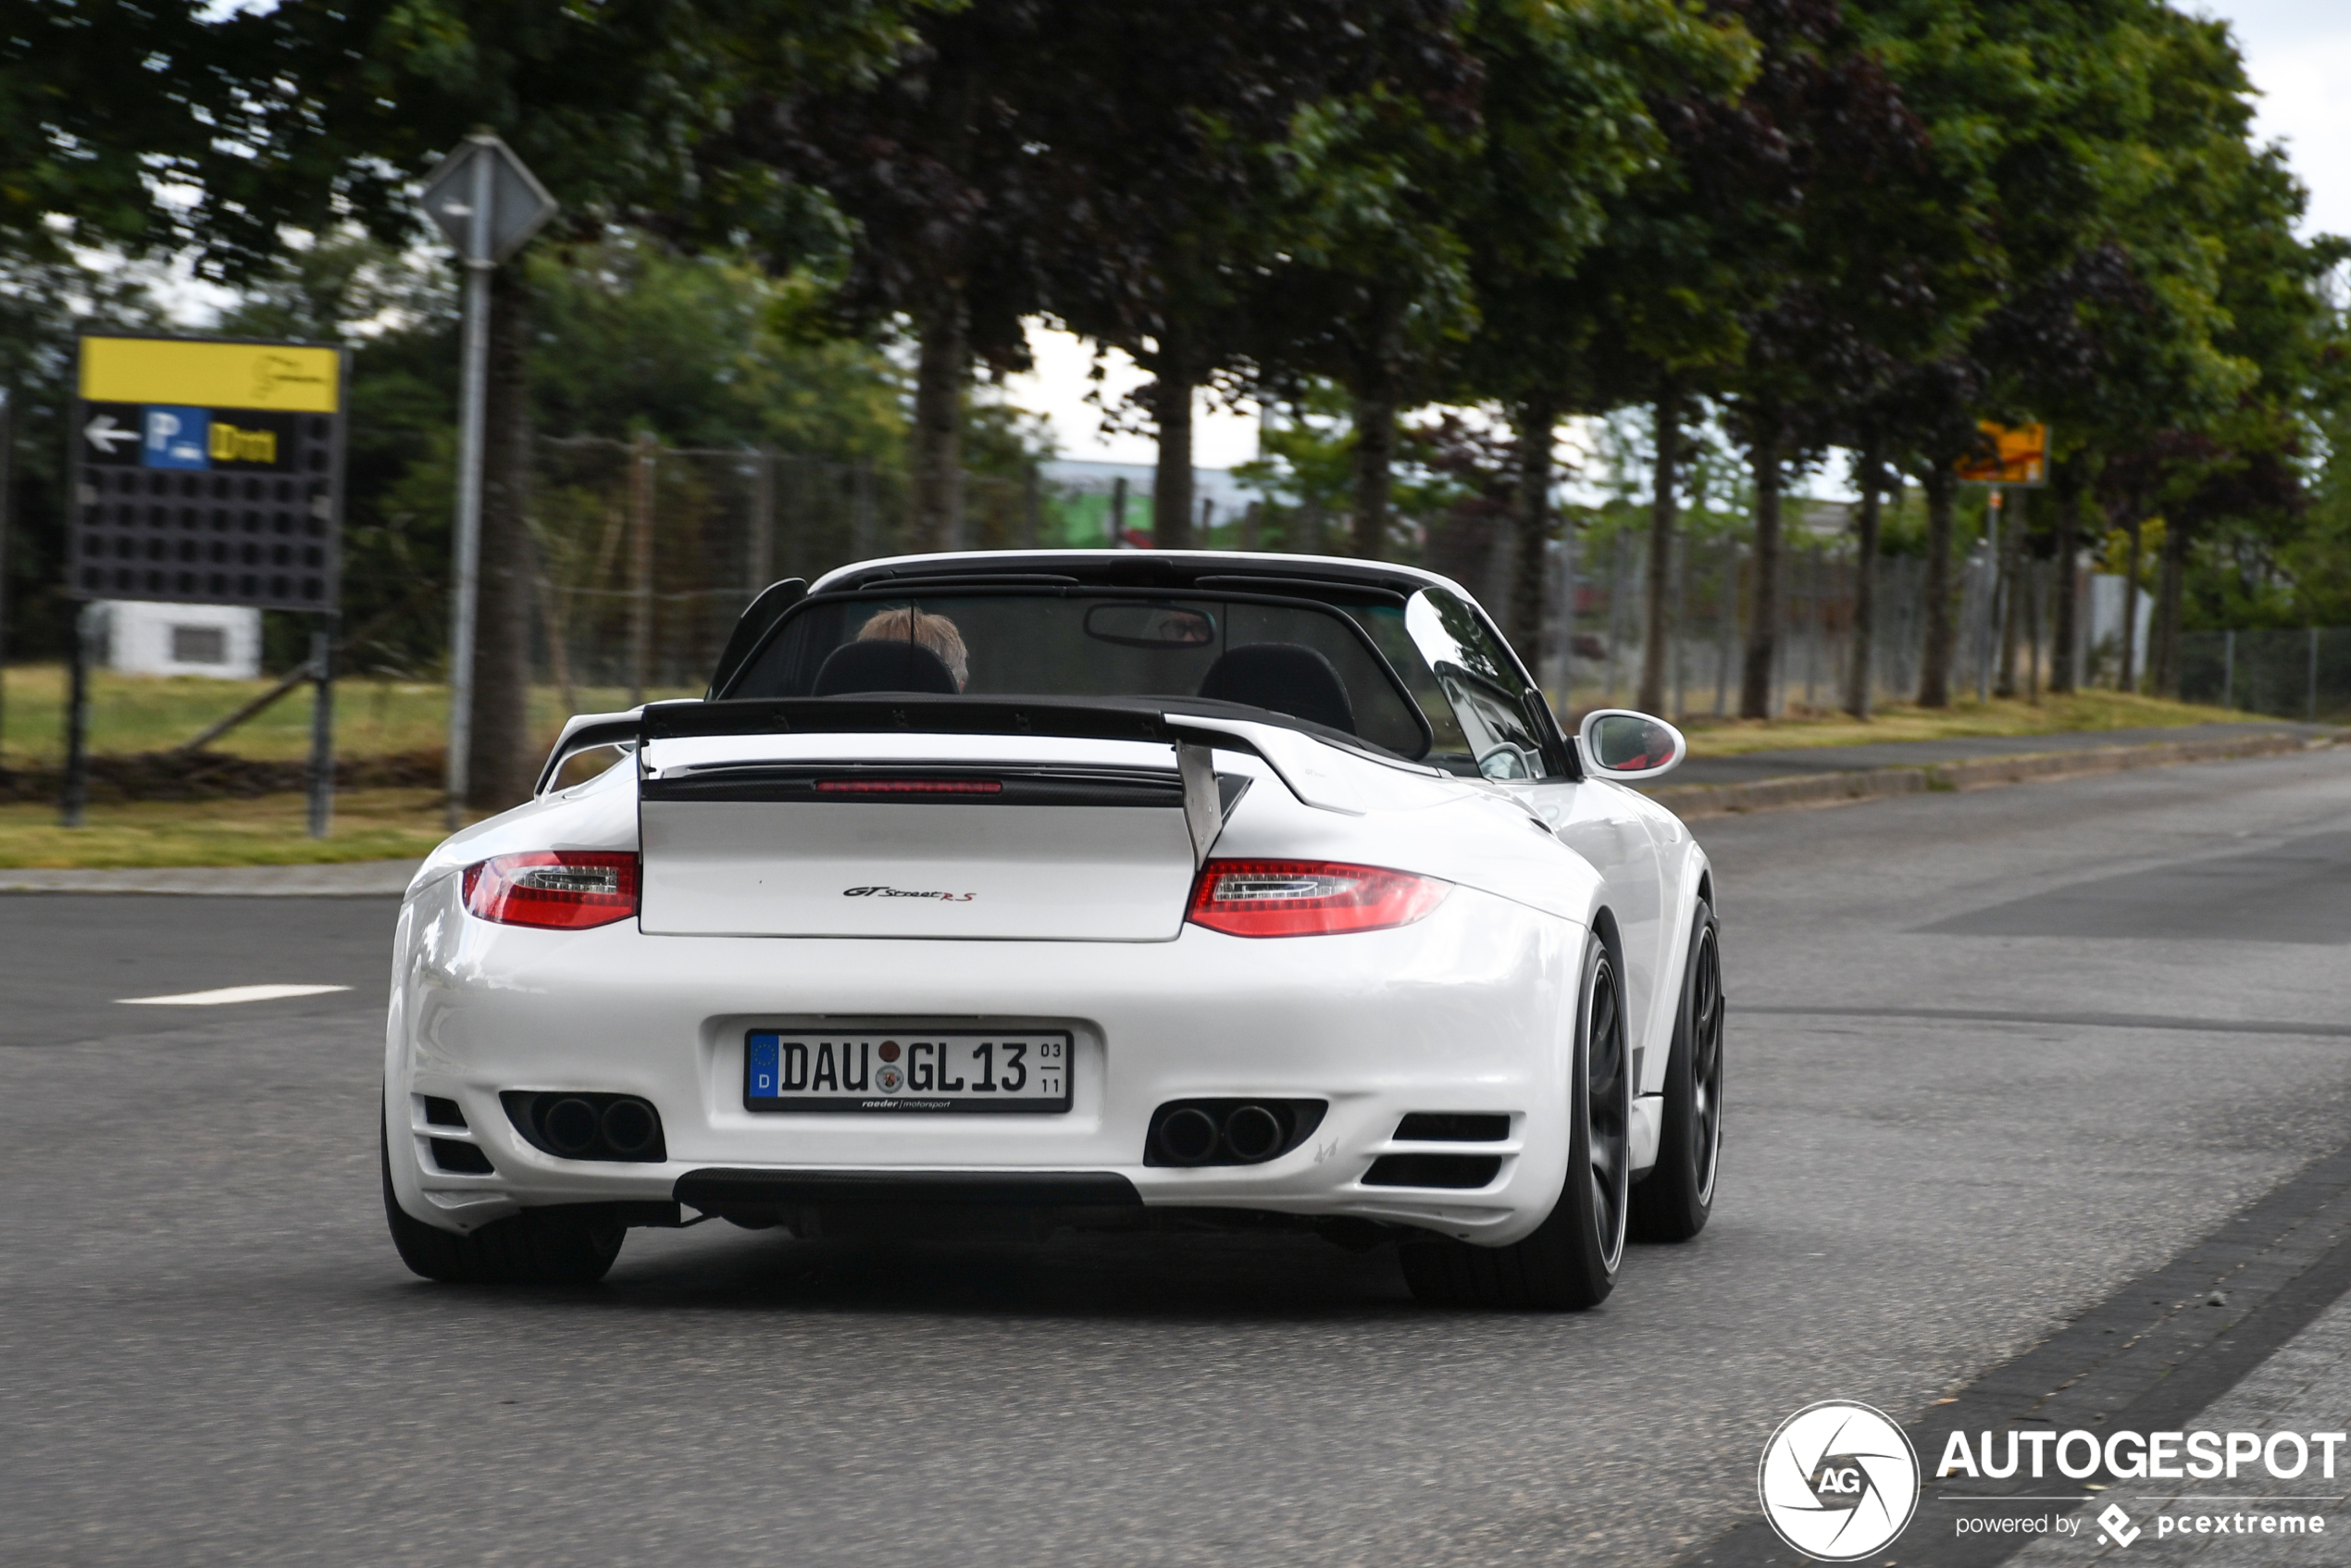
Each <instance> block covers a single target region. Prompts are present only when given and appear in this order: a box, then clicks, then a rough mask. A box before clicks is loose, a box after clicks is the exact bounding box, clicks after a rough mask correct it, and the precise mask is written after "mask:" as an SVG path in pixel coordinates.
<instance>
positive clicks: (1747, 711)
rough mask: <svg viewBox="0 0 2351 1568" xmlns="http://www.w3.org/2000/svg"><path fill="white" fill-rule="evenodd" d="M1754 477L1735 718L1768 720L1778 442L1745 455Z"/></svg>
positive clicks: (1774, 632)
mask: <svg viewBox="0 0 2351 1568" xmlns="http://www.w3.org/2000/svg"><path fill="white" fill-rule="evenodd" d="M1748 467H1750V468H1752V469H1753V470H1754V473H1755V583H1754V586H1753V587H1752V588H1751V589H1750V590H1749V591H1748V601H1747V662H1746V664H1745V665H1744V666H1741V668H1740V671H1739V717H1741V718H1769V717H1771V716H1772V666H1773V665H1774V664H1775V663H1777V662H1778V659H1779V652H1780V487H1781V481H1782V477H1783V474H1784V473H1785V470H1784V469H1783V468H1782V467H1781V465H1780V443H1779V442H1777V441H1776V440H1774V439H1773V438H1772V437H1769V436H1767V437H1765V438H1764V439H1763V440H1761V441H1759V442H1756V443H1755V446H1754V448H1753V449H1752V450H1751V451H1749V452H1748Z"/></svg>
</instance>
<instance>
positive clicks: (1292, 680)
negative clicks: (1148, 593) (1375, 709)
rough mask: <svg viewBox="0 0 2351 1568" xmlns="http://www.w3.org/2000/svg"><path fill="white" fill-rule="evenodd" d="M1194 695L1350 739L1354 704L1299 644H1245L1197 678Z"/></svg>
mask: <svg viewBox="0 0 2351 1568" xmlns="http://www.w3.org/2000/svg"><path fill="white" fill-rule="evenodd" d="M1200 695H1201V696H1203V697H1207V698H1210V699H1212V700H1213V701H1216V702H1220V703H1248V704H1249V705H1250V706H1251V707H1255V708H1271V709H1273V710H1274V712H1275V713H1277V714H1287V715H1289V716H1291V717H1292V718H1302V719H1304V720H1306V722H1307V723H1309V724H1319V725H1323V726H1325V727H1326V728H1332V729H1339V730H1344V731H1346V732H1347V733H1348V734H1350V735H1352V734H1354V733H1355V704H1354V703H1351V702H1350V701H1349V700H1348V697H1347V682H1345V681H1343V680H1341V679H1340V678H1338V671H1337V670H1336V669H1334V668H1332V667H1331V662H1330V660H1328V659H1326V658H1325V657H1324V656H1323V655H1322V654H1321V653H1318V652H1317V651H1316V650H1314V649H1312V648H1309V647H1307V646H1306V645H1305V644H1304V643H1301V642H1250V643H1247V644H1244V645H1243V646H1241V647H1238V648H1231V649H1227V650H1225V653H1222V654H1220V655H1218V657H1217V660H1216V662H1215V663H1214V664H1213V665H1211V666H1208V674H1207V675H1205V676H1203V677H1202V678H1200Z"/></svg>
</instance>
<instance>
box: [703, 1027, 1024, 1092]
mask: <svg viewBox="0 0 2351 1568" xmlns="http://www.w3.org/2000/svg"><path fill="white" fill-rule="evenodd" d="M1069 1052H1070V1037H1069V1036H1068V1035H1067V1034H1066V1033H1063V1032H1059V1031H1055V1030H1050V1029H1048V1030H1042V1031H1038V1030H1022V1031H1018V1032H1012V1033H1007V1032H1005V1031H1002V1030H993V1029H948V1030H927V1031H919V1032H908V1031H899V1032H895V1033H889V1034H862V1033H861V1034H839V1033H832V1032H828V1031H824V1030H811V1031H803V1032H794V1031H790V1030H782V1029H753V1030H752V1031H751V1032H750V1035H749V1036H748V1037H747V1039H745V1041H744V1049H743V1108H744V1109H745V1110H749V1111H1066V1110H1068V1109H1069V1074H1070V1063H1069Z"/></svg>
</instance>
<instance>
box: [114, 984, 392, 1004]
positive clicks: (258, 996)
mask: <svg viewBox="0 0 2351 1568" xmlns="http://www.w3.org/2000/svg"><path fill="white" fill-rule="evenodd" d="M349 989H351V988H350V987H349V986H223V987H221V988H220V989H218V990H215V991H182V992H180V994H179V995H178V996H124V997H117V998H116V999H115V1001H116V1002H117V1004H118V1005H119V1006H123V1007H218V1006H220V1005H221V1004H222V1003H224V1002H276V1001H277V1000H278V999H280V997H288V996H324V995H326V994H327V993H328V992H329V991H347V990H349Z"/></svg>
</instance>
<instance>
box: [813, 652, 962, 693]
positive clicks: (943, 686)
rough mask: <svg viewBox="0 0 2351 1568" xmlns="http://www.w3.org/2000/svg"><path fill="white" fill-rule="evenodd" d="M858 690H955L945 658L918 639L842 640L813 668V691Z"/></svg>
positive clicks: (952, 691) (939, 691) (839, 691)
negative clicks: (821, 663) (814, 686)
mask: <svg viewBox="0 0 2351 1568" xmlns="http://www.w3.org/2000/svg"><path fill="white" fill-rule="evenodd" d="M859 691H936V692H938V693H939V694H940V695H941V696H947V697H952V696H953V695H954V694H955V676H954V672H953V671H952V670H950V669H949V668H948V667H947V661H946V660H944V659H942V658H940V657H939V655H938V654H936V653H932V652H931V651H930V650H929V649H927V648H926V647H924V646H923V645H922V644H921V643H919V642H894V641H878V640H877V641H870V642H844V643H842V644H841V645H840V647H838V648H836V649H834V650H833V651H832V652H831V653H827V654H826V655H825V663H824V667H822V668H821V669H819V670H817V672H816V691H815V695H817V696H819V697H845V696H849V695H851V694H852V693H854V692H859Z"/></svg>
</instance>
